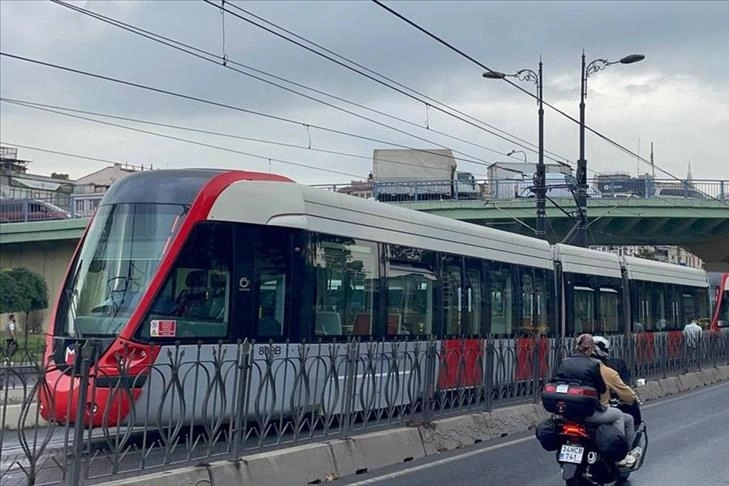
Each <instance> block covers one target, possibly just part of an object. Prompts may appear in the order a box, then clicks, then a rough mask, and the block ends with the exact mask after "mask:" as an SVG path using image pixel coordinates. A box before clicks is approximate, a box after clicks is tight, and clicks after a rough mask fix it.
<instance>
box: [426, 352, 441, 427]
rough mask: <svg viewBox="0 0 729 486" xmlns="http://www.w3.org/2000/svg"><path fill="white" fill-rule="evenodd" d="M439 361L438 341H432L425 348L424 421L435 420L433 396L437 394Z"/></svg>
mask: <svg viewBox="0 0 729 486" xmlns="http://www.w3.org/2000/svg"><path fill="white" fill-rule="evenodd" d="M437 359H438V351H437V349H436V341H435V340H433V339H430V340H429V341H428V343H427V345H426V347H425V380H424V381H425V386H424V392H425V393H424V395H425V396H424V397H423V421H424V422H426V423H428V422H430V421H431V420H432V418H433V395H434V393H435V365H436V361H437Z"/></svg>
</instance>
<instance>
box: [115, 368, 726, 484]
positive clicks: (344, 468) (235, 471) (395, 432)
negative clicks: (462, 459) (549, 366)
mask: <svg viewBox="0 0 729 486" xmlns="http://www.w3.org/2000/svg"><path fill="white" fill-rule="evenodd" d="M720 381H729V366H724V367H721V368H718V369H711V370H706V371H699V372H696V373H688V374H686V375H682V376H681V377H677V378H676V377H675V378H665V379H661V380H658V381H651V382H648V383H646V385H645V386H644V387H641V388H638V394H639V396H640V397H641V400H643V401H650V400H655V399H658V398H662V397H666V396H670V395H674V394H677V393H682V392H686V391H691V390H695V389H697V388H698V387H701V386H706V385H711V384H714V383H718V382H720ZM547 416H548V414H547V413H546V412H544V409H543V408H542V406H541V405H534V404H524V405H516V406H513V407H505V408H500V409H497V410H494V411H492V412H482V413H473V412H471V413H468V414H465V415H459V416H455V417H448V418H443V419H439V420H434V421H433V422H431V423H428V424H423V425H419V426H418V427H401V428H396V429H389V430H383V431H379V432H372V433H368V434H362V435H357V436H353V437H351V438H349V439H337V440H330V441H325V442H318V443H315V444H306V445H300V446H294V447H289V448H285V449H279V450H275V451H268V452H261V453H258V454H252V455H248V456H243V457H241V458H240V459H239V460H237V461H217V462H214V463H212V464H209V465H204V466H199V467H184V468H181V469H176V470H173V471H168V472H163V473H156V474H149V475H146V476H142V477H134V478H129V479H124V480H119V481H114V482H109V483H105V484H107V485H108V486H132V485H134V486H137V485H139V484H146V485H151V486H206V485H210V486H240V485H242V484H255V485H256V486H307V485H309V484H319V483H325V482H328V481H332V480H334V479H336V478H339V477H345V476H351V475H354V474H358V473H363V472H366V471H372V470H375V469H379V468H382V467H386V466H392V465H395V464H399V463H402V462H408V461H411V460H415V459H419V458H423V457H426V456H431V455H436V454H439V453H441V452H443V451H448V450H453V449H460V448H465V447H469V446H472V445H474V444H477V443H480V442H484V441H488V440H491V439H497V438H500V437H506V436H508V435H511V434H516V433H520V432H526V431H528V430H533V429H534V427H535V426H536V425H537V424H538V423H539V422H540V421H541V420H543V419H544V418H546V417H547Z"/></svg>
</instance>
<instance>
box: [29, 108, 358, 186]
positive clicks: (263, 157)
mask: <svg viewBox="0 0 729 486" xmlns="http://www.w3.org/2000/svg"><path fill="white" fill-rule="evenodd" d="M16 104H17V105H20V106H27V107H29V108H36V109H41V110H43V111H46V112H50V113H56V114H58V115H63V116H67V117H71V118H76V119H80V120H86V121H90V122H94V123H99V124H102V125H107V126H111V127H116V128H122V129H124V130H129V131H133V132H137V133H144V134H147V135H153V136H155V137H160V138H166V139H169V140H175V141H178V142H185V143H189V144H193V145H198V146H200V147H206V148H212V149H215V150H221V151H224V152H230V153H234V154H238V155H245V156H248V157H254V158H257V159H263V160H266V161H274V162H278V163H281V164H285V165H292V166H296V167H303V168H305V169H312V170H318V171H322V172H328V173H331V174H338V175H345V176H350V177H360V178H363V177H364V176H363V175H362V174H353V173H350V172H343V171H339V170H334V169H327V168H323V167H317V166H314V165H308V164H302V163H299V162H294V161H291V160H286V159H280V158H275V157H270V156H268V155H261V154H255V153H252V152H245V151H242V150H236V149H233V148H230V147H223V146H220V145H214V144H210V143H205V142H200V141H197V140H190V139H187V138H182V137H176V136H173V135H167V134H164V133H159V132H153V131H151V130H144V129H142V128H135V127H129V126H126V125H121V124H119V123H111V122H107V121H103V120H94V119H93V118H87V117H84V116H80V115H73V114H71V113H63V112H60V111H56V110H51V109H48V108H37V107H33V106H30V105H23V104H22V103H16Z"/></svg>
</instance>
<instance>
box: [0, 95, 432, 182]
mask: <svg viewBox="0 0 729 486" xmlns="http://www.w3.org/2000/svg"><path fill="white" fill-rule="evenodd" d="M0 101H2V102H5V103H10V104H13V105H16V106H22V107H25V108H31V109H36V110H40V111H44V112H47V113H54V114H57V115H63V116H68V117H71V118H76V119H80V120H86V121H90V122H94V123H101V124H104V125H111V126H115V127H118V128H126V129H130V130H131V129H132V128H131V127H126V126H124V125H117V124H109V123H106V122H102V121H100V120H95V119H93V118H88V117H84V116H77V115H73V113H80V114H84V115H91V116H98V117H102V118H111V119H114V120H123V121H129V122H133V123H140V124H144V125H152V126H158V127H163V128H171V129H173V130H182V131H187V132H193V133H200V134H204V135H214V136H219V137H224V138H230V139H235V140H243V141H248V142H256V143H263V144H269V145H276V146H280V147H286V148H293V149H299V150H305V151H312V152H321V153H325V154H330V155H340V156H343V157H353V158H358V159H364V160H372V157H371V156H366V155H359V154H353V153H348V152H341V151H337V150H329V149H323V148H316V147H311V146H305V145H297V144H292V143H286V142H280V141H275V140H267V139H262V138H255V137H246V136H243V135H235V134H232V133H225V132H218V131H214V130H204V129H200V128H192V127H186V126H182V125H176V124H171V123H161V122H154V121H151V120H145V119H141V118H133V117H126V116H119V115H112V114H109V113H101V112H98V111H88V110H79V109H76V108H69V107H65V106H58V105H50V104H46V103H37V102H33V101H26V100H18V99H14V98H5V97H0ZM66 112H70V113H66ZM145 133H150V134H155V133H154V132H145ZM266 157H267V156H266ZM378 160H381V161H383V162H389V163H392V164H399V165H409V166H413V167H422V166H421V165H420V164H416V163H413V162H406V161H395V160H387V159H383V158H378ZM344 175H351V174H344Z"/></svg>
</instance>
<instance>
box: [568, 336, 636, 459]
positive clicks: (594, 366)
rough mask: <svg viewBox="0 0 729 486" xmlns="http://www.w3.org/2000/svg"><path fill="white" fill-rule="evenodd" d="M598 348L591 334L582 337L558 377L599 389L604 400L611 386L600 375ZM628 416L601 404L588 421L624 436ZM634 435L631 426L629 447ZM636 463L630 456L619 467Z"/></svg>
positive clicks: (577, 341)
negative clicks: (607, 427)
mask: <svg viewBox="0 0 729 486" xmlns="http://www.w3.org/2000/svg"><path fill="white" fill-rule="evenodd" d="M594 348H595V341H594V339H593V337H592V335H591V334H581V335H579V336H578V337H577V340H576V341H575V349H574V353H573V354H572V355H571V356H569V357H567V358H565V359H563V360H562V362H561V363H560V365H559V368H558V369H557V372H556V373H555V374H554V378H556V379H557V380H561V381H567V382H575V381H576V382H578V383H580V385H583V386H590V387H593V388H595V390H597V393H598V395H599V396H600V397H603V396H604V395H605V394H607V396H608V397H609V396H610V395H609V392H608V387H607V385H606V383H605V380H604V379H603V377H602V374H601V372H600V364H599V363H598V362H597V361H595V360H594V359H593V358H592V355H593V352H594ZM608 400H609V398H608ZM625 417H626V414H624V413H623V412H621V411H620V410H618V409H617V408H614V407H610V406H605V405H604V404H603V403H602V401H601V403H600V404H599V405H598V408H597V409H596V410H595V412H594V413H593V414H592V415H591V416H590V417H587V418H586V419H585V421H586V422H591V423H596V424H612V425H613V426H614V427H615V428H617V429H618V430H619V431H620V433H621V434H625V432H626V428H625ZM631 422H632V420H631ZM633 432H634V431H633V430H632V424H631V437H627V436H626V439H627V440H628V444H629V445H632V444H631V441H632V433H633ZM635 461H636V458H635V457H633V456H632V455H630V454H628V455H627V456H625V458H624V459H623V460H622V461H620V462H618V463H617V464H618V466H621V467H632V466H633V464H635Z"/></svg>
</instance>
